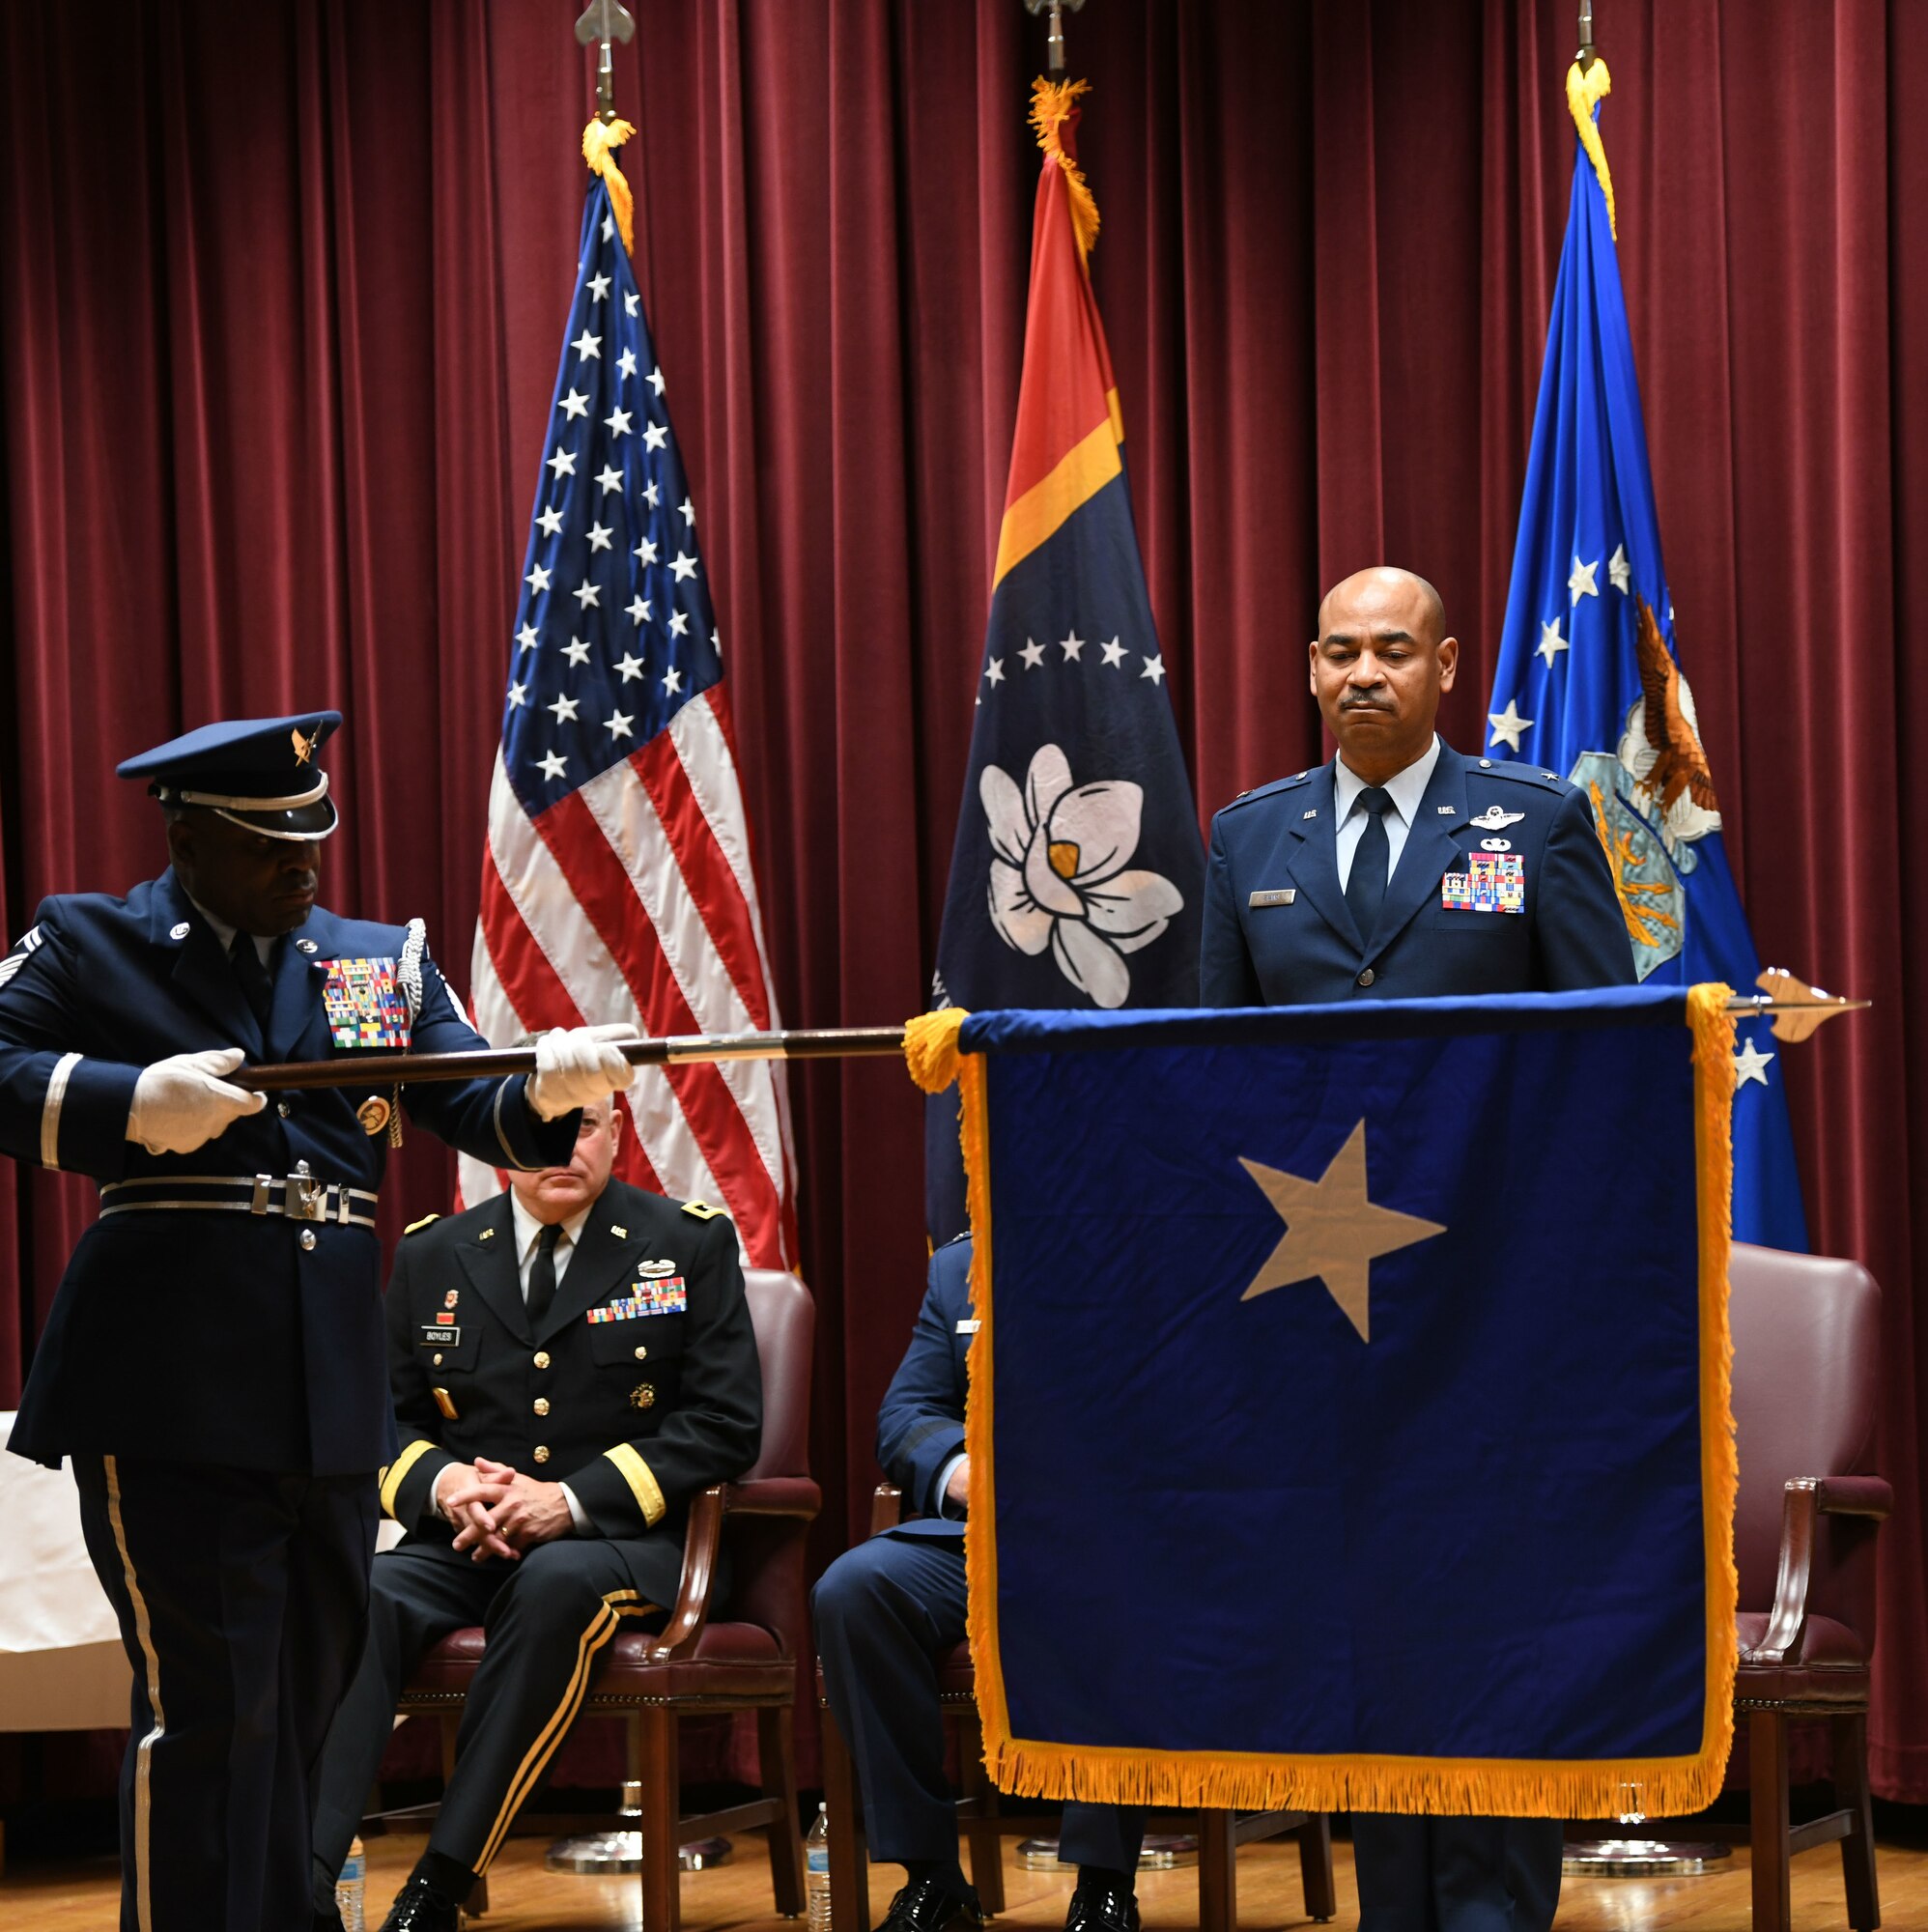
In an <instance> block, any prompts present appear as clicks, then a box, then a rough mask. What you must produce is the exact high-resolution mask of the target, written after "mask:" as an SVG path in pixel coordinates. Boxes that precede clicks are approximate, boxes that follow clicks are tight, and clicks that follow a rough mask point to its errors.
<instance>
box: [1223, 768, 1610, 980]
mask: <svg viewBox="0 0 1928 1932" xmlns="http://www.w3.org/2000/svg"><path fill="white" fill-rule="evenodd" d="M1337 830H1338V828H1337V826H1336V825H1335V824H1334V821H1333V768H1332V766H1331V765H1329V764H1325V765H1318V766H1316V767H1315V768H1314V769H1313V770H1311V771H1308V772H1300V773H1298V774H1297V775H1296V776H1295V777H1292V778H1289V779H1280V780H1278V781H1275V782H1274V783H1272V784H1267V785H1261V786H1259V787H1258V789H1257V790H1255V791H1249V792H1247V793H1246V794H1245V795H1244V796H1243V797H1242V798H1236V799H1234V800H1233V802H1232V803H1231V804H1230V805H1228V806H1227V807H1226V808H1225V809H1224V810H1222V811H1220V812H1219V813H1218V814H1217V815H1216V816H1215V817H1214V818H1213V819H1212V822H1211V846H1210V851H1209V853H1208V855H1207V858H1206V861H1205V929H1204V932H1203V934H1202V936H1201V939H1200V944H1199V1002H1200V1004H1201V1005H1202V1006H1207V1007H1292V1006H1305V1005H1311V1004H1313V1003H1316V1002H1323V1001H1328V1000H1356V999H1375V1000H1421V999H1435V998H1452V997H1454V996H1455V995H1466V994H1477V993H1564V992H1572V991H1574V990H1576V989H1578V988H1580V987H1585V986H1625V985H1631V984H1632V983H1633V949H1632V946H1631V944H1630V942H1629V940H1628V937H1627V922H1626V920H1625V918H1624V917H1623V916H1622V913H1621V910H1620V902H1619V900H1618V898H1617V897H1616V896H1615V895H1614V891H1613V877H1612V874H1611V873H1610V872H1609V871H1608V869H1607V864H1606V855H1605V854H1604V853H1603V852H1602V850H1601V845H1600V837H1599V835H1598V834H1597V833H1596V832H1595V830H1594V821H1593V810H1592V806H1591V804H1590V802H1589V801H1588V799H1587V796H1586V794H1585V793H1584V792H1581V791H1577V790H1575V789H1574V786H1572V785H1570V784H1569V783H1568V782H1567V781H1566V780H1565V779H1563V778H1560V777H1559V776H1558V775H1557V774H1555V773H1552V772H1545V771H1542V770H1541V769H1540V768H1539V767H1538V766H1534V765H1518V764H1512V763H1496V762H1494V761H1493V760H1491V759H1489V758H1467V757H1462V756H1460V753H1458V752H1456V751H1454V749H1453V748H1452V746H1450V745H1444V744H1442V745H1441V746H1440V748H1439V761H1438V763H1437V764H1436V765H1434V766H1433V769H1432V778H1431V779H1430V780H1429V781H1428V782H1427V786H1426V791H1425V794H1424V795H1423V796H1422V798H1421V800H1420V803H1419V809H1418V810H1417V811H1416V812H1415V813H1414V815H1413V823H1412V826H1411V829H1410V830H1409V831H1408V833H1407V834H1406V840H1405V847H1404V849H1403V851H1402V852H1401V854H1400V859H1399V864H1398V866H1397V867H1394V869H1393V872H1392V875H1391V877H1390V878H1389V880H1388V881H1387V884H1386V895H1385V900H1384V903H1383V904H1382V905H1381V906H1380V908H1379V916H1378V921H1377V923H1376V924H1375V927H1374V929H1373V930H1372V932H1370V933H1361V932H1360V931H1359V929H1358V927H1357V925H1356V924H1355V923H1353V919H1352V914H1351V912H1350V910H1349V909H1348V908H1347V903H1346V895H1345V894H1344V893H1343V892H1342V891H1341V889H1340V884H1339V861H1338V849H1337V841H1336V834H1337ZM1489 839H1494V840H1498V839H1504V841H1505V843H1506V845H1507V846H1508V847H1509V848H1510V851H1509V853H1508V856H1510V857H1517V858H1518V859H1519V861H1520V862H1521V869H1522V871H1523V873H1524V880H1525V909H1524V911H1522V912H1519V913H1502V912H1475V911H1467V910H1462V909H1460V908H1458V907H1455V908H1453V909H1451V910H1449V909H1447V908H1446V906H1445V905H1444V904H1443V903H1442V885H1443V882H1444V879H1445V876H1446V875H1447V874H1448V873H1449V872H1450V873H1464V872H1465V871H1466V870H1467V867H1468V864H1469V862H1470V859H1471V855H1472V854H1474V853H1477V852H1480V851H1482V850H1483V848H1484V846H1485V844H1486V841H1487V840H1489Z"/></svg>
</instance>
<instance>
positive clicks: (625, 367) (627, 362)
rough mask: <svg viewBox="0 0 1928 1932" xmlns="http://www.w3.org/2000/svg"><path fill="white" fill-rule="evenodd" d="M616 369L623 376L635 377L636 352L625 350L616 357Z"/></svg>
mask: <svg viewBox="0 0 1928 1932" xmlns="http://www.w3.org/2000/svg"><path fill="white" fill-rule="evenodd" d="M616 367H617V369H618V370H620V371H621V372H622V374H623V375H625V376H634V375H635V374H636V351H635V350H634V349H625V350H624V351H623V353H622V354H621V355H618V356H617V357H616Z"/></svg>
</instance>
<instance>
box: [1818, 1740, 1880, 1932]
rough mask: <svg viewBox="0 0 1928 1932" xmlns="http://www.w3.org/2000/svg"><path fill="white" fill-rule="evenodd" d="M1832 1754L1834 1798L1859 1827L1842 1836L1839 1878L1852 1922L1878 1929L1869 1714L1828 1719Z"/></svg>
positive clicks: (1863, 1931)
mask: <svg viewBox="0 0 1928 1932" xmlns="http://www.w3.org/2000/svg"><path fill="white" fill-rule="evenodd" d="M1828 1728H1829V1733H1830V1734H1831V1736H1830V1742H1831V1744H1832V1747H1833V1752H1834V1802H1835V1803H1836V1804H1839V1805H1840V1806H1841V1807H1842V1809H1843V1810H1847V1811H1852V1812H1853V1813H1854V1814H1855V1828H1854V1830H1853V1831H1852V1832H1850V1833H1848V1835H1847V1836H1846V1837H1845V1838H1843V1839H1842V1840H1841V1876H1842V1878H1843V1880H1845V1881H1846V1884H1847V1888H1848V1923H1849V1924H1850V1925H1852V1926H1853V1927H1854V1928H1855V1932H1875V1927H1876V1926H1877V1925H1879V1924H1880V1923H1881V1892H1880V1890H1879V1889H1878V1888H1877V1886H1876V1884H1875V1826H1874V1807H1873V1805H1872V1804H1870V1803H1869V1799H1868V1714H1867V1713H1866V1712H1865V1711H1852V1712H1848V1713H1845V1714H1844V1715H1843V1716H1841V1717H1838V1718H1831V1719H1829V1725H1828Z"/></svg>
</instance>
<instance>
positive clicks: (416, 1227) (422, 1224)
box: [402, 1214, 441, 1235]
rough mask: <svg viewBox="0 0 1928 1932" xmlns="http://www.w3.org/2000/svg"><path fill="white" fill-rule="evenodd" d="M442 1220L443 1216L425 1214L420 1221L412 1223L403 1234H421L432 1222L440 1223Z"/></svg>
mask: <svg viewBox="0 0 1928 1932" xmlns="http://www.w3.org/2000/svg"><path fill="white" fill-rule="evenodd" d="M440 1219H441V1216H440V1215H439V1214H424V1215H423V1216H422V1218H421V1219H420V1220H419V1221H411V1222H410V1223H409V1225H408V1226H407V1227H406V1228H404V1229H403V1230H402V1232H403V1234H404V1235H414V1234H419V1233H420V1232H421V1230H422V1229H424V1228H426V1227H427V1226H428V1224H429V1223H430V1222H431V1221H439V1220H440Z"/></svg>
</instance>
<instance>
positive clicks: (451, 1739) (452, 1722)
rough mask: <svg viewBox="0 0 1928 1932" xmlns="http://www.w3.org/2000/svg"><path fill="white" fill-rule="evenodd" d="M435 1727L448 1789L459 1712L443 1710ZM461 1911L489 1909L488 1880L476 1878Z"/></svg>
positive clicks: (473, 1912) (478, 1912) (475, 1915)
mask: <svg viewBox="0 0 1928 1932" xmlns="http://www.w3.org/2000/svg"><path fill="white" fill-rule="evenodd" d="M436 1729H437V1732H438V1734H439V1737H440V1739H441V1788H442V1789H443V1790H444V1791H446V1790H447V1789H448V1781H449V1779H450V1778H451V1777H453V1776H455V1740H456V1737H457V1735H458V1734H459V1733H460V1731H461V1729H462V1717H461V1714H460V1713H459V1712H446V1711H445V1712H443V1713H442V1715H441V1716H440V1717H439V1718H438V1719H436ZM462 1909H463V1911H465V1912H466V1913H468V1916H469V1918H481V1917H482V1915H483V1914H484V1913H485V1912H487V1911H488V1909H489V1881H488V1880H487V1879H486V1878H478V1879H477V1880H476V1881H475V1885H474V1889H472V1890H471V1891H470V1892H469V1894H468V1899H467V1900H466V1901H465V1902H464V1904H463V1908H462Z"/></svg>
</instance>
